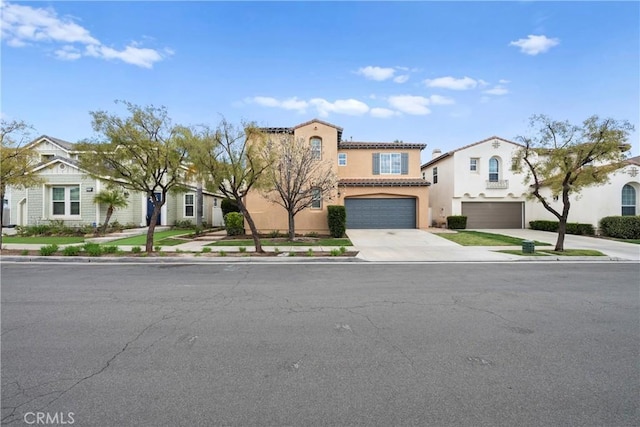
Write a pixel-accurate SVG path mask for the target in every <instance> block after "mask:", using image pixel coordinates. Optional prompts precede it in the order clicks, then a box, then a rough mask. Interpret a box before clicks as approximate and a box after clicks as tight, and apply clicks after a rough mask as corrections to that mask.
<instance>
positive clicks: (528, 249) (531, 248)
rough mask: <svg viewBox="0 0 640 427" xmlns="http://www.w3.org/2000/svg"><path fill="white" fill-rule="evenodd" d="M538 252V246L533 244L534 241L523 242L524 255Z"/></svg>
mask: <svg viewBox="0 0 640 427" xmlns="http://www.w3.org/2000/svg"><path fill="white" fill-rule="evenodd" d="M535 250H536V245H535V243H533V240H523V241H522V253H523V254H532V253H534V252H535Z"/></svg>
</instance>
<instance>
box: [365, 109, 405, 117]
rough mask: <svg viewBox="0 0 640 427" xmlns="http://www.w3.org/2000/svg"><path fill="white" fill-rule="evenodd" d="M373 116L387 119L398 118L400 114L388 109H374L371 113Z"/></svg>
mask: <svg viewBox="0 0 640 427" xmlns="http://www.w3.org/2000/svg"><path fill="white" fill-rule="evenodd" d="M369 113H370V114H371V116H373V117H378V118H382V119H387V118H389V117H393V116H397V115H398V114H399V113H398V112H397V111H393V110H389V109H388V108H377V107H376V108H372V109H371V111H370V112H369Z"/></svg>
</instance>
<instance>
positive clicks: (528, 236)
mask: <svg viewBox="0 0 640 427" xmlns="http://www.w3.org/2000/svg"><path fill="white" fill-rule="evenodd" d="M475 231H483V232H487V233H495V234H504V235H507V236H513V237H519V238H522V239H523V240H537V241H540V242H546V243H549V244H550V245H552V246H553V245H555V242H556V239H557V234H556V233H551V232H548V231H538V230H529V229H524V230H519V229H499V230H494V229H491V230H475ZM439 232H441V230H434V232H429V231H424V230H415V229H414V230H410V229H407V230H404V229H402V230H389V229H385V230H347V236H349V238H350V239H351V242H352V243H353V245H354V246H355V247H356V249H358V250H359V251H360V254H359V255H358V257H359V258H361V259H363V260H366V261H378V262H383V261H389V262H401V261H461V262H465V261H466V262H482V261H509V260H523V257H521V256H518V255H509V254H502V253H497V252H495V250H498V249H508V247H485V246H460V245H458V244H456V243H453V242H451V241H449V240H446V239H444V238H442V237H439V236H438V233H439ZM565 248H567V249H595V250H598V251H600V252H602V253H604V254H606V255H608V256H609V257H611V258H614V259H619V260H628V261H640V245H636V244H632V243H624V242H618V241H615V240H609V239H601V238H596V237H587V236H573V235H566V236H565ZM572 259H573V260H576V261H577V260H578V259H577V258H575V257H574V258H572ZM551 260H552V259H551V258H550V259H544V258H536V261H551Z"/></svg>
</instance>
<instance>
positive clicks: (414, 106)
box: [388, 95, 431, 116]
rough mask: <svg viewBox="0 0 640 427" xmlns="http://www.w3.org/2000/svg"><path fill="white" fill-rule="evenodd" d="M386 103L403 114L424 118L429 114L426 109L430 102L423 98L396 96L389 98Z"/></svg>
mask: <svg viewBox="0 0 640 427" xmlns="http://www.w3.org/2000/svg"><path fill="white" fill-rule="evenodd" d="M388 101H389V105H391V106H392V107H393V108H395V109H396V110H399V111H402V112H403V113H407V114H412V115H416V116H424V115H427V114H430V113H431V110H429V109H428V108H427V105H429V103H430V101H429V99H428V98H425V97H424V96H414V95H397V96H390V97H389V99H388Z"/></svg>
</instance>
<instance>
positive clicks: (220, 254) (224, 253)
mask: <svg viewBox="0 0 640 427" xmlns="http://www.w3.org/2000/svg"><path fill="white" fill-rule="evenodd" d="M218 255H219V256H227V253H226V252H225V251H219V252H218Z"/></svg>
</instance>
